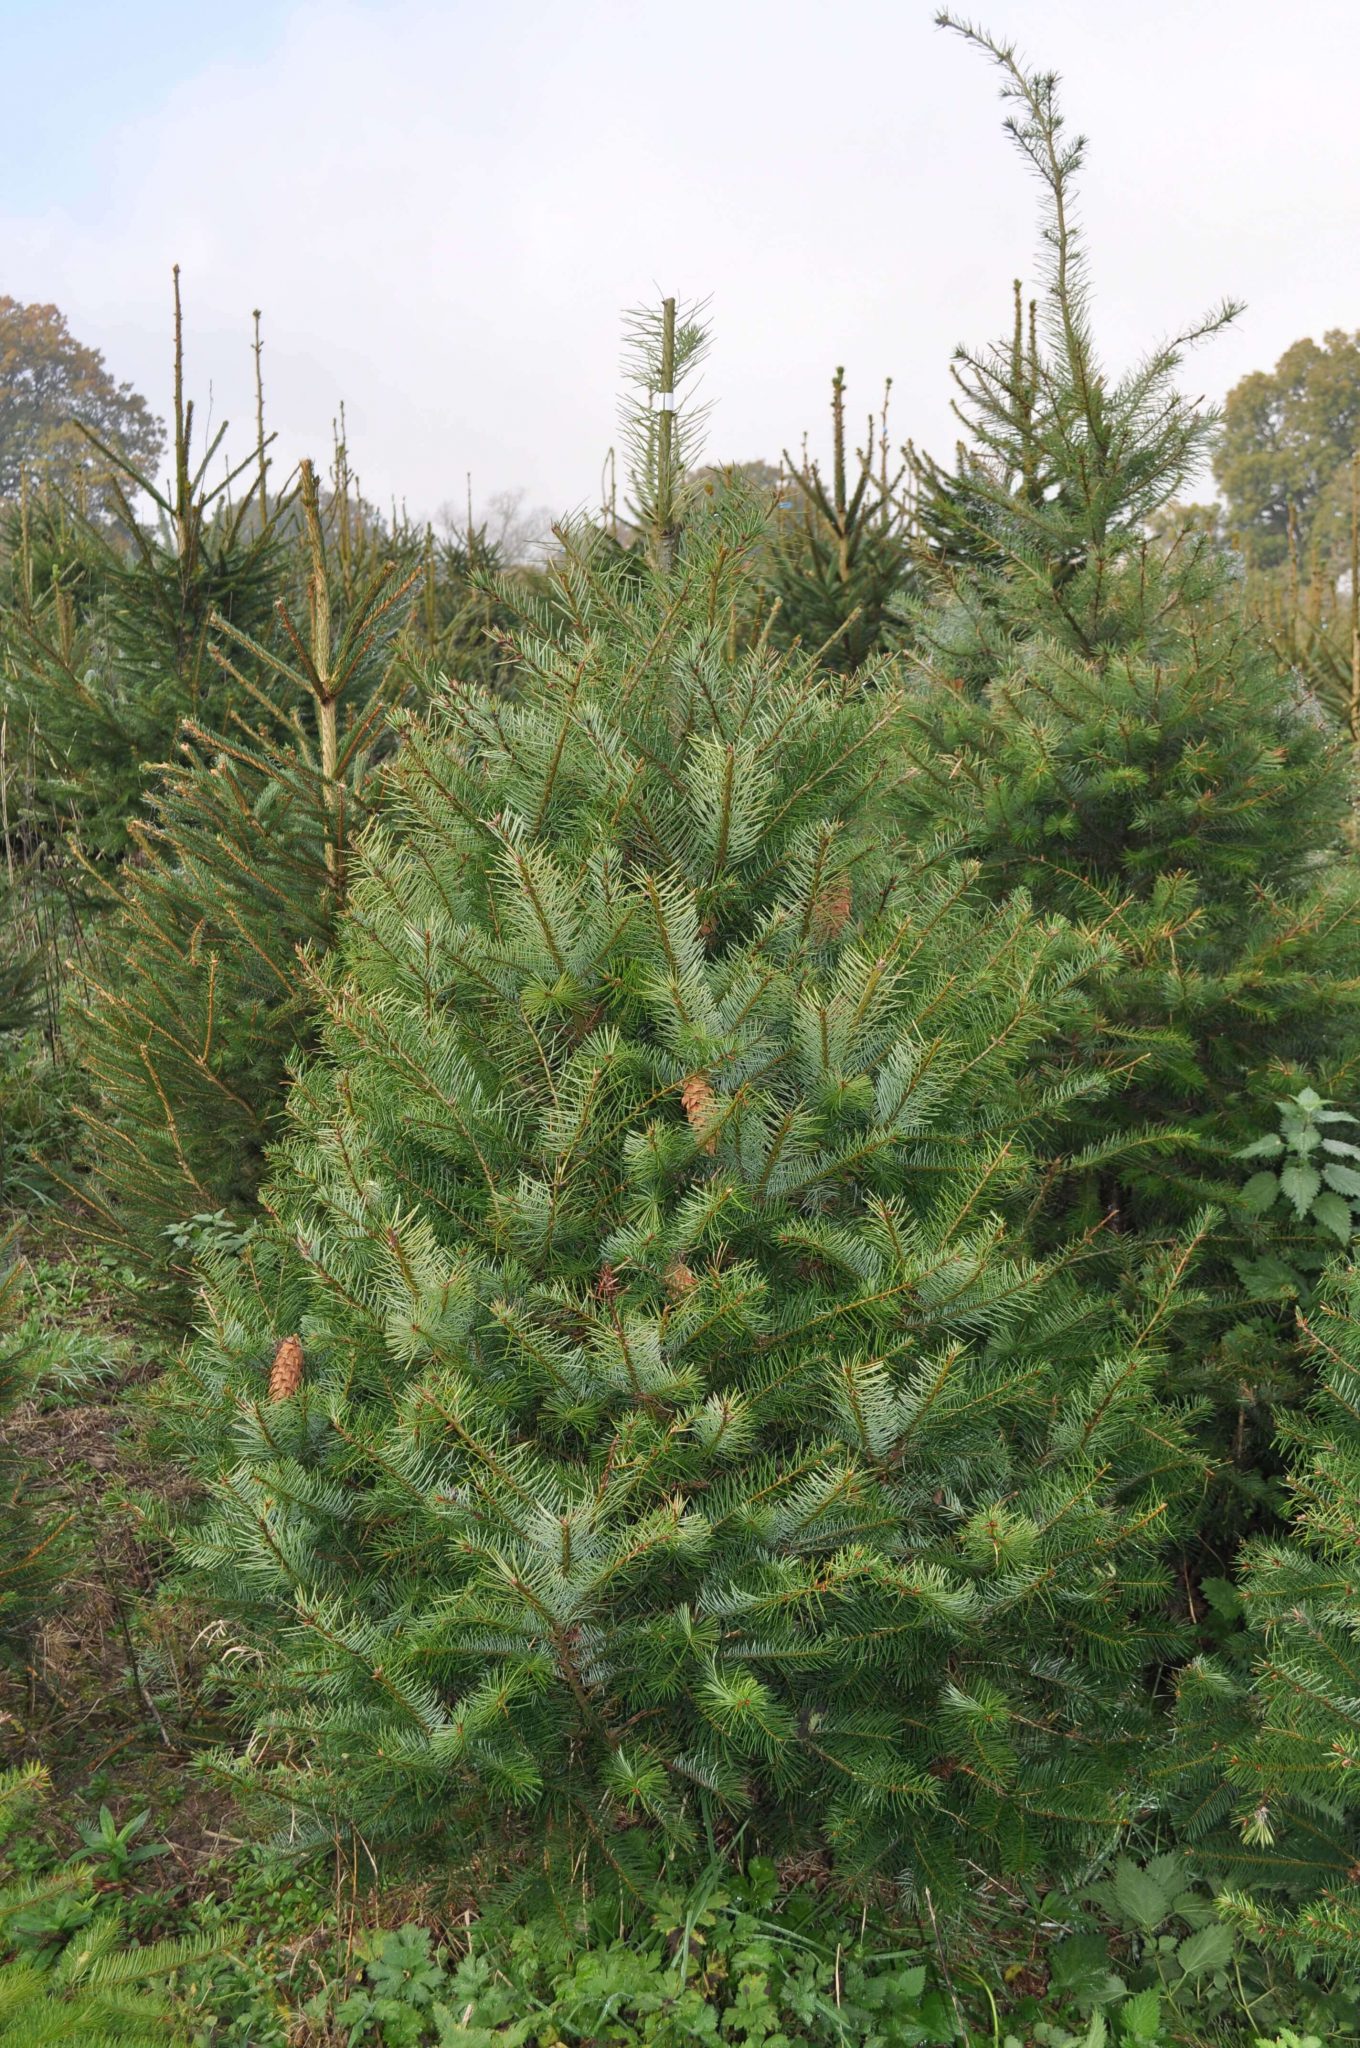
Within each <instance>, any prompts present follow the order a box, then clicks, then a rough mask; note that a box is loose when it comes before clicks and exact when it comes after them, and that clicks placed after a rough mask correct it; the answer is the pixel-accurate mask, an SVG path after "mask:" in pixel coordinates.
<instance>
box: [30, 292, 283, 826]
mask: <svg viewBox="0 0 1360 2048" xmlns="http://www.w3.org/2000/svg"><path fill="white" fill-rule="evenodd" d="M174 300H175V329H174V415H173V428H174V436H173V446H172V457H173V473H172V475H171V477H170V479H169V480H168V481H167V482H166V484H165V486H164V488H162V487H161V485H159V484H158V483H157V482H156V481H155V479H154V478H153V477H152V476H150V475H149V474H146V473H144V472H143V471H141V470H138V469H137V468H135V467H134V466H133V465H132V464H131V463H130V462H129V461H128V460H127V459H126V458H125V457H124V456H123V455H122V454H121V453H120V452H119V451H118V450H117V449H114V448H111V447H110V448H102V449H101V451H100V452H101V454H102V456H103V457H104V459H105V460H106V461H107V464H108V467H109V477H110V481H109V483H108V486H107V489H108V493H109V495H110V500H111V503H112V506H113V512H114V517H113V518H112V519H111V520H106V519H91V518H86V517H82V516H81V515H80V510H79V508H78V507H76V508H68V511H69V516H70V517H71V519H72V520H73V522H74V533H72V532H71V531H70V529H69V528H68V529H67V530H66V531H65V532H60V533H59V534H57V535H53V534H52V532H51V519H50V517H49V518H48V519H47V520H45V521H44V522H42V523H41V524H39V523H38V522H30V525H29V528H28V530H26V531H25V530H24V529H23V527H22V523H21V530H20V534H19V541H20V549H21V552H20V557H19V581H20V590H19V592H18V597H19V602H18V603H16V604H15V605H14V607H13V608H12V609H11V610H10V611H9V612H8V613H7V615H6V618H5V622H4V624H5V632H4V640H3V655H4V665H5V670H6V686H5V694H6V696H7V698H8V701H9V703H10V706H11V710H12V713H13V714H16V715H18V716H20V717H28V718H31V719H32V721H33V722H34V724H35V725H36V727H37V730H38V733H39V735H40V739H41V745H40V749H39V757H38V758H39V767H40V773H39V776H38V778H37V782H36V786H35V790H34V797H33V813H34V818H33V823H34V826H35V828H36V829H37V830H38V831H40V832H41V833H42V834H43V835H44V836H45V837H47V838H55V837H57V836H60V835H63V834H69V833H70V832H71V831H72V830H73V829H74V830H75V831H76V833H77V835H78V837H79V839H80V842H81V844H82V846H83V848H84V850H85V852H86V853H87V855H89V856H91V857H93V858H96V859H99V860H103V861H109V860H112V859H116V858H118V857H121V855H122V854H123V853H124V852H125V851H126V850H127V845H128V836H127V835H128V826H129V821H130V820H131V819H132V818H133V817H134V816H135V815H136V812H137V810H138V807H139V804H140V800H141V795H142V783H143V776H144V773H145V771H146V769H147V767H148V765H154V764H156V763H159V762H162V761H164V760H166V759H167V758H169V757H170V756H172V755H173V753H174V751H175V748H176V746H177V744H178V739H179V729H180V726H181V723H182V721H183V720H184V719H186V718H193V719H196V720H198V721H199V722H200V723H202V724H205V725H207V726H208V727H210V728H214V727H218V726H220V725H222V724H223V723H224V722H225V720H226V718H227V717H228V715H229V713H230V711H231V709H232V708H233V707H234V706H236V705H239V703H240V701H241V700H240V697H239V695H238V693H237V692H236V691H235V690H234V689H233V688H232V686H231V683H230V679H229V678H228V677H227V676H226V675H225V674H224V672H223V670H222V669H221V667H220V665H219V664H218V663H216V662H215V661H214V659H213V656H212V650H211V639H212V620H213V619H214V617H225V618H227V619H228V620H230V621H231V622H232V623H233V624H235V625H236V626H237V627H239V628H240V629H241V630H242V631H244V632H248V633H254V632H259V631H261V630H263V629H264V628H266V627H267V625H268V622H269V618H270V609H271V606H272V603H273V598H274V594H275V590H276V588H277V584H278V580H279V577H280V574H281V564H280V561H279V551H278V545H277V537H276V534H275V530H274V525H273V523H272V522H262V521H261V520H260V519H259V518H258V516H257V513H256V501H255V497H254V495H253V493H252V492H251V491H250V490H249V488H247V489H245V490H244V491H243V492H242V493H241V494H240V495H239V496H234V495H233V493H234V491H235V488H236V487H237V486H238V485H239V483H240V481H241V479H242V477H243V476H244V475H245V474H246V473H247V472H248V471H249V470H250V469H251V468H252V467H255V466H256V465H257V464H260V463H263V462H264V461H265V459H266V458H265V455H264V451H263V447H261V448H260V449H257V450H254V451H252V452H251V453H250V454H249V455H248V456H246V457H245V458H244V459H243V460H242V461H240V462H237V463H234V464H228V465H227V467H226V472H225V474H224V475H222V476H221V477H219V478H218V479H217V480H216V481H214V480H213V478H212V474H211V473H212V471H213V468H214V465H215V464H216V463H217V461H218V458H219V456H220V454H221V449H222V443H223V440H224V437H225V435H226V432H227V423H226V422H225V421H223V423H222V424H221V425H220V426H219V427H218V428H217V430H216V432H215V433H213V434H212V435H211V436H210V437H209V439H208V440H207V442H206V445H205V446H204V447H203V450H202V452H201V453H199V452H198V451H197V450H196V448H195V445H194V424H195V422H194V402H193V400H192V399H191V398H186V396H185V388H184V334H183V318H182V311H181V305H180V290H179V272H178V268H177V269H176V271H175V282H174ZM142 498H146V499H148V500H149V501H150V504H151V507H152V514H151V520H150V522H148V521H147V520H146V519H144V518H143V517H141V516H140V509H139V508H140V502H141V499H142ZM35 527H36V529H37V530H36V531H35V530H34V529H35ZM58 539H59V540H60V543H61V545H60V549H59V551H56V552H55V554H54V548H53V542H54V540H58ZM44 546H45V550H46V553H47V554H48V555H49V556H52V557H53V559H51V560H50V561H48V562H46V563H44V560H43V551H44ZM35 553H36V554H37V556H38V560H37V563H36V565H35V562H34V559H33V558H34V555H35ZM35 566H36V567H37V569H38V570H39V572H41V570H42V568H43V567H44V566H46V567H47V570H48V573H47V575H46V577H44V576H43V575H42V574H41V573H38V574H36V575H35V573H34V569H35ZM53 571H55V572H56V573H53Z"/></svg>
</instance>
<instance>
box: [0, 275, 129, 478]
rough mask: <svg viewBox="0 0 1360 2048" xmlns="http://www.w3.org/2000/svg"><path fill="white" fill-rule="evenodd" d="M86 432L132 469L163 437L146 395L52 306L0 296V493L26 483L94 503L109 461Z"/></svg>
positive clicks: (106, 472) (105, 475)
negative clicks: (119, 374)
mask: <svg viewBox="0 0 1360 2048" xmlns="http://www.w3.org/2000/svg"><path fill="white" fill-rule="evenodd" d="M86 430H88V432H87V431H86ZM90 434H93V435H95V436H96V437H97V438H98V440H100V441H102V442H103V443H104V444H105V446H106V447H111V448H113V449H115V450H116V451H117V453H118V454H119V455H121V456H122V457H123V458H124V459H125V460H126V461H127V462H129V463H131V464H132V465H133V466H134V467H137V468H150V467H151V466H152V465H153V464H154V463H155V462H156V461H157V460H158V459H159V456H160V453H161V449H162V447H163V446H164V442H165V434H164V430H163V428H162V426H161V423H160V421H159V420H158V419H157V418H156V417H155V416H154V414H153V413H152V411H151V408H150V406H149V405H148V404H147V402H146V400H145V399H144V398H143V397H142V396H141V394H140V393H139V392H137V391H135V390H134V389H133V387H132V385H131V384H120V383H119V382H118V381H117V380H116V378H115V377H114V376H113V374H112V372H111V371H110V370H109V369H108V367H107V366H106V364H105V362H104V358H103V356H102V355H101V353H100V352H99V350H98V349H96V348H91V347H89V346H88V344H86V343H85V342H82V341H78V340H77V339H76V337H75V335H74V334H72V332H71V330H70V328H69V326H68V325H67V322H66V316H65V314H64V313H62V312H61V311H60V309H59V308H58V307H56V306H40V305H31V306H26V305H24V304H22V303H21V301H20V300H18V299H10V298H0V499H7V498H8V499H12V498H17V497H18V496H19V495H20V493H21V492H22V490H23V487H24V484H25V483H26V482H27V483H29V484H35V485H39V486H41V485H55V486H56V487H57V488H58V489H59V490H61V491H63V492H65V493H67V494H69V495H71V496H73V497H76V498H79V499H82V500H84V501H85V502H87V503H88V502H90V501H91V500H94V501H95V502H96V503H97V502H98V501H99V499H100V497H101V495H102V485H103V481H104V479H105V478H106V477H107V475H108V468H109V465H108V462H107V459H106V458H105V457H104V456H103V455H101V453H100V452H99V450H98V449H97V448H96V447H95V445H94V442H93V441H91V440H90V438H89V435H90Z"/></svg>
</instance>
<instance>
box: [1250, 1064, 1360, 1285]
mask: <svg viewBox="0 0 1360 2048" xmlns="http://www.w3.org/2000/svg"><path fill="white" fill-rule="evenodd" d="M1276 1107H1277V1109H1278V1110H1279V1113H1280V1127H1279V1129H1278V1130H1277V1131H1269V1132H1267V1133H1266V1135H1265V1136H1264V1137H1261V1138H1258V1139H1257V1140H1256V1142H1255V1143H1254V1144H1251V1145H1246V1146H1244V1147H1243V1148H1242V1150H1241V1151H1240V1152H1238V1153H1237V1154H1236V1155H1235V1156H1236V1157H1237V1158H1238V1159H1259V1160H1270V1161H1272V1162H1273V1164H1271V1165H1269V1166H1262V1167H1260V1168H1258V1170H1257V1171H1256V1172H1255V1173H1254V1174H1252V1176H1251V1178H1250V1180H1248V1182H1247V1184H1246V1186H1245V1187H1244V1188H1243V1189H1242V1192H1241V1202H1242V1206H1243V1207H1244V1208H1245V1209H1246V1210H1247V1211H1248V1213H1249V1214H1251V1215H1252V1216H1256V1217H1261V1218H1266V1217H1268V1216H1269V1215H1270V1213H1271V1211H1273V1210H1277V1209H1279V1208H1281V1207H1283V1208H1285V1209H1287V1210H1290V1211H1292V1219H1291V1220H1290V1221H1289V1222H1288V1223H1287V1224H1286V1226H1285V1236H1284V1239H1283V1241H1282V1242H1280V1243H1278V1244H1271V1245H1270V1246H1268V1247H1267V1248H1265V1249H1264V1250H1257V1251H1255V1252H1254V1254H1253V1255H1252V1256H1251V1257H1239V1258H1237V1259H1235V1260H1234V1264H1235V1265H1236V1267H1237V1270H1238V1274H1239V1277H1240V1278H1241V1279H1242V1281H1243V1283H1244V1285H1245V1286H1247V1287H1248V1288H1249V1289H1250V1291H1251V1292H1252V1293H1261V1292H1267V1293H1274V1292H1276V1291H1277V1290H1278V1289H1280V1288H1290V1289H1292V1290H1293V1291H1294V1292H1295V1293H1302V1292H1303V1291H1304V1290H1305V1287H1306V1286H1307V1285H1308V1281H1307V1280H1306V1279H1305V1277H1304V1276H1305V1275H1308V1274H1316V1273H1317V1272H1318V1271H1319V1270H1320V1269H1321V1268H1322V1267H1323V1266H1324V1265H1325V1264H1326V1262H1327V1256H1328V1252H1327V1239H1328V1238H1335V1239H1336V1240H1337V1242H1338V1243H1340V1244H1343V1245H1349V1243H1350V1242H1351V1239H1352V1238H1353V1236H1354V1235H1355V1232H1356V1229H1357V1218H1360V1145H1353V1144H1352V1143H1351V1142H1350V1141H1349V1139H1347V1138H1341V1137H1337V1136H1336V1135H1335V1130H1336V1127H1337V1125H1339V1124H1351V1125H1355V1126H1358V1127H1360V1117H1354V1116H1352V1115H1351V1114H1350V1112H1349V1111H1348V1110H1344V1109H1336V1108H1334V1107H1333V1106H1332V1104H1331V1103H1330V1102H1329V1101H1328V1100H1327V1099H1326V1098H1325V1097H1324V1096H1321V1095H1319V1094H1318V1093H1317V1091H1316V1090H1315V1089H1313V1088H1301V1089H1300V1090H1299V1092H1298V1094H1297V1095H1291V1096H1289V1097H1288V1098H1287V1100H1285V1101H1283V1102H1279V1103H1277V1104H1276ZM1274 1220H1276V1221H1278V1219H1274ZM1323 1233H1325V1234H1326V1235H1325V1236H1324V1235H1323Z"/></svg>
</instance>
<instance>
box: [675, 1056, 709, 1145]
mask: <svg viewBox="0 0 1360 2048" xmlns="http://www.w3.org/2000/svg"><path fill="white" fill-rule="evenodd" d="M680 1100H681V1102H682V1103H683V1104H684V1106H685V1115H686V1116H687V1117H688V1118H689V1127H690V1129H691V1130H692V1131H693V1132H694V1134H695V1136H696V1137H697V1136H699V1135H700V1134H701V1133H702V1132H703V1130H704V1128H705V1126H706V1125H707V1123H708V1120H709V1118H710V1116H711V1115H712V1113H713V1104H714V1102H715V1100H716V1097H715V1096H714V1093H713V1084H712V1083H711V1082H710V1080H709V1078H708V1075H707V1074H691V1075H690V1077H689V1079H688V1081H682V1082H681V1084H680ZM699 1149H700V1150H701V1151H703V1152H716V1151H717V1149H718V1140H717V1138H716V1136H709V1137H708V1138H706V1139H705V1140H704V1143H703V1144H702V1145H701V1146H700V1148H699Z"/></svg>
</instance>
